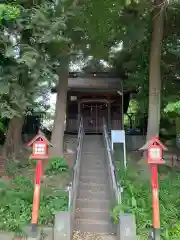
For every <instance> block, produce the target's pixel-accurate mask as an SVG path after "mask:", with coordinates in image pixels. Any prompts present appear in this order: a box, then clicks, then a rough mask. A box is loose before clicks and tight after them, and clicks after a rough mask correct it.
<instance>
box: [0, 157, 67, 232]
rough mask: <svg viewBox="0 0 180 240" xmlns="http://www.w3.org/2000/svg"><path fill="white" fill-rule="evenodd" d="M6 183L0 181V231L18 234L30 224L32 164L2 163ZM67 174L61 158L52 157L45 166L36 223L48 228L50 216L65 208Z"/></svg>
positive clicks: (33, 176)
mask: <svg viewBox="0 0 180 240" xmlns="http://www.w3.org/2000/svg"><path fill="white" fill-rule="evenodd" d="M6 175H8V177H9V178H8V180H7V179H6V180H2V179H1V180H0V230H1V231H15V232H22V229H23V228H24V226H26V225H27V224H29V223H30V220H31V212H32V201H33V192H34V178H35V165H34V162H33V161H12V162H7V164H6ZM69 177H70V174H69V171H68V167H67V165H66V163H65V160H64V159H62V158H61V159H59V158H53V159H50V160H49V163H48V165H46V167H45V177H44V178H43V179H42V184H41V200H40V209H39V224H40V225H52V223H53V219H54V215H55V213H56V212H58V211H66V210H67V208H68V193H67V192H66V191H64V188H65V186H66V185H67V183H68V182H69Z"/></svg>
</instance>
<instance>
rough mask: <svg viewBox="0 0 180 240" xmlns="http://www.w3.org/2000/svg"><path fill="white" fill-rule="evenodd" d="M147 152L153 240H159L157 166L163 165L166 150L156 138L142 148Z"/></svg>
mask: <svg viewBox="0 0 180 240" xmlns="http://www.w3.org/2000/svg"><path fill="white" fill-rule="evenodd" d="M140 150H142V151H146V152H147V163H148V164H150V165H151V186H152V208H153V222H152V225H153V236H152V239H153V240H160V213H159V186H158V166H157V165H158V164H164V163H165V161H164V160H163V150H164V151H167V148H166V147H165V146H164V145H163V144H162V143H161V142H160V141H159V138H158V137H157V136H156V137H154V138H153V139H152V140H150V141H148V142H147V143H146V144H145V145H144V146H143V147H142V148H140Z"/></svg>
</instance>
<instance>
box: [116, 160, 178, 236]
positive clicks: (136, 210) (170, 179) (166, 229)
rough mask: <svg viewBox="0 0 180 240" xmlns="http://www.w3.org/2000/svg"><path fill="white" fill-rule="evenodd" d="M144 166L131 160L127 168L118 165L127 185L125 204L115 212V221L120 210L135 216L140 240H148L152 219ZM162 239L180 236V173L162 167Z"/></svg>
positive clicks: (160, 177) (160, 172)
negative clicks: (143, 172) (142, 172)
mask: <svg viewBox="0 0 180 240" xmlns="http://www.w3.org/2000/svg"><path fill="white" fill-rule="evenodd" d="M141 171H142V165H141V164H140V165H139V164H137V162H133V160H132V159H128V169H127V171H124V170H123V168H122V167H120V166H119V168H118V174H119V178H120V180H121V184H122V186H123V187H124V193H123V198H122V199H123V203H122V204H121V205H118V206H116V207H115V208H114V209H113V211H112V213H111V214H112V217H113V218H114V221H115V222H117V221H118V216H119V214H120V213H121V212H131V213H133V214H134V215H135V216H136V223H137V234H138V239H139V240H147V239H148V233H149V229H150V228H151V222H152V220H151V219H152V200H151V185H150V181H149V180H147V177H146V178H144V177H143V174H141ZM159 188H160V193H159V195H160V196H159V197H160V218H161V239H163V240H178V239H180V172H178V171H176V170H173V169H171V168H170V167H166V166H159Z"/></svg>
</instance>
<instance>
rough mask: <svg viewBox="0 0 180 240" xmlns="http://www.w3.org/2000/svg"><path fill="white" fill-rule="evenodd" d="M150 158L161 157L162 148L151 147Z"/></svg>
mask: <svg viewBox="0 0 180 240" xmlns="http://www.w3.org/2000/svg"><path fill="white" fill-rule="evenodd" d="M149 157H150V159H160V158H161V149H160V148H150V149H149Z"/></svg>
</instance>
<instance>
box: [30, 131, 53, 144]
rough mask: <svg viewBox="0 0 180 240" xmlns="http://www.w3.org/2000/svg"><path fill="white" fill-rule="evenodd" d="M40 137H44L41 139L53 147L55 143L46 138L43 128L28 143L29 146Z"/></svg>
mask: <svg viewBox="0 0 180 240" xmlns="http://www.w3.org/2000/svg"><path fill="white" fill-rule="evenodd" d="M39 139H42V140H41V141H44V142H45V143H46V144H47V145H48V146H50V147H52V146H53V145H52V144H51V143H50V142H49V140H48V139H47V138H46V136H45V135H44V133H43V132H41V130H39V131H38V134H37V135H36V136H35V137H34V138H33V139H32V140H31V141H30V142H29V143H28V144H27V146H28V147H30V146H32V145H33V143H34V142H35V141H37V140H39Z"/></svg>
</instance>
